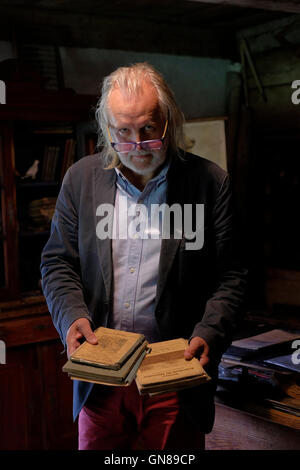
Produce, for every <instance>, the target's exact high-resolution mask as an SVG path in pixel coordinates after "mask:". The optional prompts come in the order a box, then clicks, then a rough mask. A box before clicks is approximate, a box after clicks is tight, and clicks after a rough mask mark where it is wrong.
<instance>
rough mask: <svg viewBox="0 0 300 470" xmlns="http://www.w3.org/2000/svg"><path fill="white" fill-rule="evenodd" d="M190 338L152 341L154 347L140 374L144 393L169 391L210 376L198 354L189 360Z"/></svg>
mask: <svg viewBox="0 0 300 470" xmlns="http://www.w3.org/2000/svg"><path fill="white" fill-rule="evenodd" d="M187 346H188V341H187V340H186V339H183V338H178V339H174V340H169V341H162V342H159V343H152V344H151V345H149V347H150V348H151V351H150V353H149V354H147V356H146V357H145V359H144V360H143V362H142V364H141V366H140V368H139V370H138V372H137V376H136V383H137V387H138V389H139V391H140V393H141V394H143V393H149V394H154V393H166V392H168V391H173V390H174V391H175V390H180V389H182V388H187V387H192V386H196V385H199V384H201V383H204V382H207V381H208V380H210V377H209V376H208V374H207V373H206V372H205V370H204V369H203V367H202V365H201V364H200V362H199V360H198V359H196V358H193V359H191V360H190V361H187V360H186V359H185V358H184V355H183V353H184V350H185V349H186V348H187Z"/></svg>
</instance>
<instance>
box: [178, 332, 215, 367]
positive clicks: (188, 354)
mask: <svg viewBox="0 0 300 470" xmlns="http://www.w3.org/2000/svg"><path fill="white" fill-rule="evenodd" d="M184 357H185V359H187V360H188V361H190V360H191V359H192V358H193V357H197V358H198V359H199V362H200V364H201V365H202V366H206V364H208V363H209V346H208V344H207V342H206V341H205V340H204V339H203V338H200V336H195V337H194V338H193V339H191V341H190V344H189V345H188V347H187V348H186V350H185V351H184Z"/></svg>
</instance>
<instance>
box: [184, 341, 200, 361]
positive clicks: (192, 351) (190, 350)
mask: <svg viewBox="0 0 300 470" xmlns="http://www.w3.org/2000/svg"><path fill="white" fill-rule="evenodd" d="M199 347H200V348H201V347H203V345H201V346H199V345H198V346H194V345H190V346H188V347H187V349H186V350H185V351H184V353H183V354H184V357H185V359H187V360H188V361H190V360H191V359H192V358H193V357H195V355H196V354H197V353H198V352H199Z"/></svg>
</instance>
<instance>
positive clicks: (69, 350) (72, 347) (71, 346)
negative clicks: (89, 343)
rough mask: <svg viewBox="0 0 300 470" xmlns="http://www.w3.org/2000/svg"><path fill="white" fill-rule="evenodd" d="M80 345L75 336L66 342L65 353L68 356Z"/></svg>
mask: <svg viewBox="0 0 300 470" xmlns="http://www.w3.org/2000/svg"><path fill="white" fill-rule="evenodd" d="M79 346H80V342H79V341H78V340H76V339H75V338H74V339H72V340H70V341H68V344H67V355H68V358H70V356H71V355H72V354H73V352H74V351H75V350H76V349H77V348H78V347H79Z"/></svg>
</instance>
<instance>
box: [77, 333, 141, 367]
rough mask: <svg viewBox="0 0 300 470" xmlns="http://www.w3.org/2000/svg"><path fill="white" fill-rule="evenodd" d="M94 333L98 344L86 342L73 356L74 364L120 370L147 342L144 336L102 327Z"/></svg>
mask: <svg viewBox="0 0 300 470" xmlns="http://www.w3.org/2000/svg"><path fill="white" fill-rule="evenodd" d="M94 333H95V335H96V336H97V339H98V344H96V345H95V344H89V343H88V342H87V341H85V342H84V343H83V344H81V345H80V346H79V347H78V348H77V349H76V351H74V353H73V354H71V356H70V359H71V361H72V362H78V363H81V364H87V365H93V366H94V367H104V368H108V369H113V370H118V369H120V368H121V366H122V365H123V364H124V362H125V361H126V360H127V359H128V357H130V355H131V354H132V353H133V352H134V351H135V350H136V348H138V347H139V346H140V345H141V344H142V343H143V342H144V341H145V337H144V335H142V334H139V333H132V332H129V331H120V330H113V329H111V328H105V327H102V326H101V327H99V328H97V329H96V330H95V331H94Z"/></svg>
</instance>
